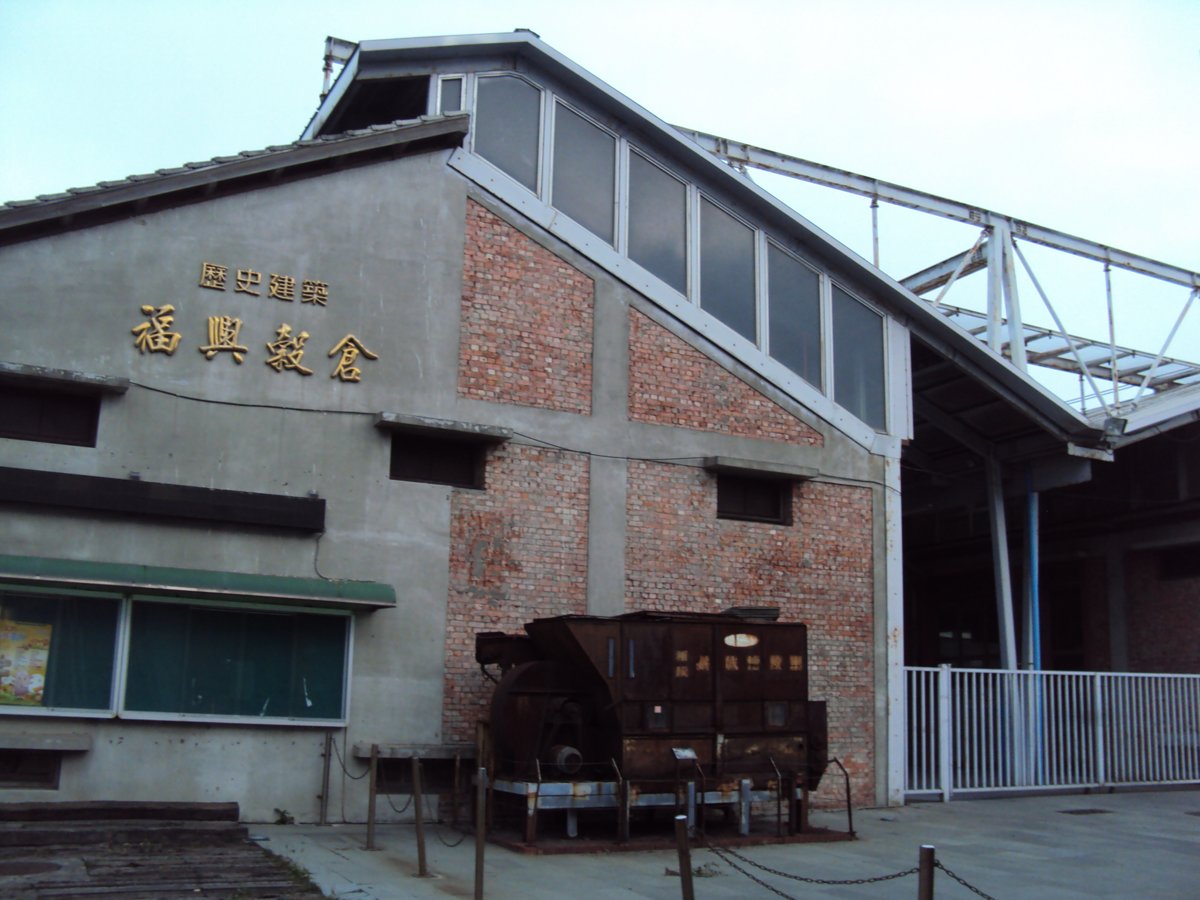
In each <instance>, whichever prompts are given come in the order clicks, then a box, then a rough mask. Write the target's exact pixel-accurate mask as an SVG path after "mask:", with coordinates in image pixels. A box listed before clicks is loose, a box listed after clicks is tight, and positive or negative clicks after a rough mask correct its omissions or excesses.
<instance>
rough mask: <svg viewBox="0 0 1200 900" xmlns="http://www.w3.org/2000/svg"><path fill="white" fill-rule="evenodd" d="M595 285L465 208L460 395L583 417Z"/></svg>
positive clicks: (472, 207)
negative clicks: (578, 414)
mask: <svg viewBox="0 0 1200 900" xmlns="http://www.w3.org/2000/svg"><path fill="white" fill-rule="evenodd" d="M594 295H595V284H594V283H593V282H592V279H590V278H589V277H587V276H586V275H584V274H583V273H582V272H580V271H579V270H578V269H576V268H574V267H573V266H570V265H568V264H567V263H566V262H564V261H563V260H561V259H559V258H558V257H557V256H555V255H554V254H553V253H551V252H550V251H549V250H547V249H546V248H545V247H542V246H541V245H540V244H538V243H536V242H535V241H532V240H530V239H529V238H528V237H526V236H525V235H524V234H522V233H521V232H520V231H518V230H517V229H516V228H514V227H513V226H512V225H509V224H508V223H507V222H505V221H504V220H502V219H501V218H499V217H498V216H496V215H495V214H494V213H492V212H490V211H488V210H487V209H485V208H484V207H483V206H481V205H480V204H478V203H476V202H475V201H473V200H468V201H467V222H466V251H465V255H464V260H463V296H462V322H461V332H460V336H459V360H458V393H459V395H460V396H463V397H469V398H471V399H475V400H490V401H492V402H495V403H514V404H518V405H521V406H536V407H540V408H543V409H554V410H560V411H562V412H573V413H581V414H583V415H588V414H590V413H591V408H592V303H593V297H594Z"/></svg>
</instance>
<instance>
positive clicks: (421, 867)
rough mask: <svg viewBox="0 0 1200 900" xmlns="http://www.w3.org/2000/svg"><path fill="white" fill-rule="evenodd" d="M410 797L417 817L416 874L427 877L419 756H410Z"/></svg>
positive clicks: (423, 807) (423, 805)
mask: <svg viewBox="0 0 1200 900" xmlns="http://www.w3.org/2000/svg"><path fill="white" fill-rule="evenodd" d="M412 798H413V814H414V815H415V816H416V817H417V876H418V877H420V878H428V877H429V868H428V867H427V866H426V865H425V804H424V798H423V797H422V796H421V758H420V757H419V756H414V757H413V758H412Z"/></svg>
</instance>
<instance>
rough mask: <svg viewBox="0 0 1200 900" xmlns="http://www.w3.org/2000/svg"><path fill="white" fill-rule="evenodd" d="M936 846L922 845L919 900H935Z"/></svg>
mask: <svg viewBox="0 0 1200 900" xmlns="http://www.w3.org/2000/svg"><path fill="white" fill-rule="evenodd" d="M934 852H935V851H934V846H933V844H922V845H921V852H920V855H919V857H918V858H917V865H918V874H917V879H918V881H917V900H933V873H934V865H933V864H934V860H935V856H934Z"/></svg>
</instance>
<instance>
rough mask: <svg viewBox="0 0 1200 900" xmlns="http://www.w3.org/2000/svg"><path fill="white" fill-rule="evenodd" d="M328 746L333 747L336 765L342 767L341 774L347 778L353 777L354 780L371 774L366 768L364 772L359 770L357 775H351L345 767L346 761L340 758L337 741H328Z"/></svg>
mask: <svg viewBox="0 0 1200 900" xmlns="http://www.w3.org/2000/svg"><path fill="white" fill-rule="evenodd" d="M329 746H331V747H333V753H334V755H335V756H336V757H337V761H338V765H339V766H341V767H342V774H344V775H345V776H346V777H347V778H353V779H354V780H355V781H357V780H358V779H359V778H366V777H367V776H368V775H370V774H371V770H370V769H367V770H366V771H365V772H361V773H360V774H358V775H351V774H350V770H349V769H347V768H346V761H345V760H344V759H342V751H341V750H339V749H338V745H337V741H330V742H329Z"/></svg>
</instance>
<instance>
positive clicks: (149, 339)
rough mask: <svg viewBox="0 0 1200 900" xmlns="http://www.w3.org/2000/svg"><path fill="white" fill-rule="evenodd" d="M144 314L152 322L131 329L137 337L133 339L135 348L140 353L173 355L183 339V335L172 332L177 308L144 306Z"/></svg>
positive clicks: (166, 305)
mask: <svg viewBox="0 0 1200 900" xmlns="http://www.w3.org/2000/svg"><path fill="white" fill-rule="evenodd" d="M142 313H143V315H147V316H149V317H150V321H148V322H143V323H142V324H141V325H137V326H135V327H133V328H131V329H129V330H130V331H132V332H133V333H134V334H135V335H137V337H135V338H134V339H133V346H135V347H137V348H138V352H139V353H165V354H167V356H170V355H172V354H173V353H174V352H175V348H176V347H178V346H179V341H180V339H181V338H182V335H180V334H178V333H177V332H174V331H171V324H172V323H173V322H174V321H175V307H173V306H172V305H171V304H169V303H167V304H164V305H163V306H159V307H154V306H143V307H142Z"/></svg>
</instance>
